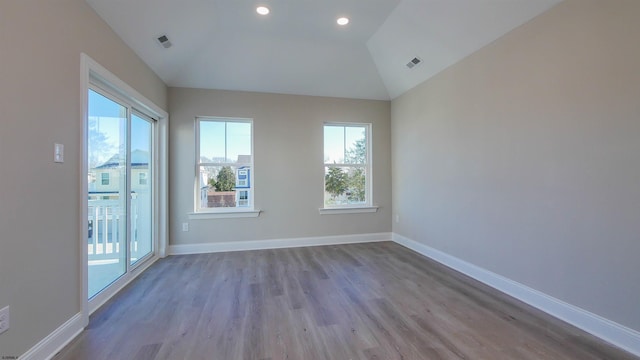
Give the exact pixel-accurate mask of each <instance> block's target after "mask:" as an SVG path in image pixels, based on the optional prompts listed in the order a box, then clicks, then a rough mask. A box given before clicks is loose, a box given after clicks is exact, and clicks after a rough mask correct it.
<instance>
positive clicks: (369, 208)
mask: <svg viewBox="0 0 640 360" xmlns="http://www.w3.org/2000/svg"><path fill="white" fill-rule="evenodd" d="M326 126H342V127H345V128H347V127H358V128H361V127H364V128H365V139H366V149H367V155H366V160H365V161H366V163H365V164H364V166H361V165H360V164H344V163H343V164H334V163H326V162H325V161H324V153H325V151H324V150H325V149H324V143H325V142H324V129H325V127H326ZM372 127H373V126H372V124H371V123H356V122H334V121H327V122H324V123H323V124H322V136H323V141H322V156H323V161H322V169H323V171H322V194H323V196H322V204H323V206H322V207H321V208H320V209H318V210H319V212H320V214H321V215H335V214H355V213H372V212H377V211H378V207H377V206H375V205H373V164H372V160H373V156H372V154H373V151H372V149H373V147H372V141H371V133H372V130H371V129H372ZM327 166H337V167H363V168H364V169H365V174H366V177H365V202H364V204H344V205H334V206H326V205H325V204H324V193H325V182H324V177H325V169H326V167H327Z"/></svg>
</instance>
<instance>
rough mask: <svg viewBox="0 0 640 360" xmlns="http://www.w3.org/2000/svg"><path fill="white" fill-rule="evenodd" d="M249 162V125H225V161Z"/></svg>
mask: <svg viewBox="0 0 640 360" xmlns="http://www.w3.org/2000/svg"><path fill="white" fill-rule="evenodd" d="M226 162H230V163H235V162H241V163H250V162H251V123H248V122H228V123H227V161H226Z"/></svg>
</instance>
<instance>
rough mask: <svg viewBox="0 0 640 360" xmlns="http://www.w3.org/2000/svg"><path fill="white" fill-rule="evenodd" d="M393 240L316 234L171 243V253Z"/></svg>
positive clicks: (378, 235) (384, 236)
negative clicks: (201, 242)
mask: <svg viewBox="0 0 640 360" xmlns="http://www.w3.org/2000/svg"><path fill="white" fill-rule="evenodd" d="M377 241H391V233H373V234H356V235H338V236H316V237H304V238H289V239H272V240H252V241H234V242H220V243H205V244H186V245H170V246H169V255H186V254H205V253H215V252H225V251H244V250H264V249H281V248H292V247H302V246H321V245H338V244H356V243H365V242H377Z"/></svg>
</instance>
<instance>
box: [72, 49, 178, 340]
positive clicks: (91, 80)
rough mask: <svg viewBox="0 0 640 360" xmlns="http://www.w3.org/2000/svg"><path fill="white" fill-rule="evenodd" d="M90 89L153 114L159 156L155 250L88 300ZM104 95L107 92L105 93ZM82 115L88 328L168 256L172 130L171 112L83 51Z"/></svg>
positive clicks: (84, 317)
mask: <svg viewBox="0 0 640 360" xmlns="http://www.w3.org/2000/svg"><path fill="white" fill-rule="evenodd" d="M89 89H91V90H94V91H98V92H100V91H103V92H104V91H107V93H108V95H109V97H112V98H116V99H119V100H125V102H126V103H128V104H129V105H130V106H131V109H132V110H137V111H139V112H142V113H144V114H147V115H149V116H151V117H152V118H153V119H154V120H155V121H156V126H155V127H154V128H155V134H154V139H156V140H157V142H158V143H157V148H156V150H157V151H156V155H155V156H154V162H155V163H156V166H155V170H154V175H153V179H154V193H155V194H154V201H155V203H154V214H153V217H154V234H155V236H154V241H155V243H154V246H153V248H154V252H153V254H152V255H151V256H149V257H148V258H147V260H146V261H138V262H136V263H135V264H131V263H130V262H129V261H127V262H126V263H127V267H128V269H129V270H132V269H133V270H134V271H127V272H126V273H125V274H124V275H122V276H121V277H120V278H119V279H118V280H116V281H115V282H114V283H113V284H112V285H111V286H110V288H109V289H107V290H106V291H103V292H101V293H100V294H98V295H96V296H95V297H93V298H92V300H91V302H89V299H88V296H87V295H88V293H89V290H88V266H86V264H87V261H88V254H87V251H86V246H87V240H86V235H87V232H88V221H87V217H88V214H87V207H86V206H85V204H86V203H87V200H88V197H87V194H88V182H87V177H86V176H87V174H88V171H89V169H88V165H87V158H88V154H87V142H88V138H87V134H88V124H87V119H88V93H89ZM103 95H104V93H103ZM80 99H81V106H80V118H81V119H82V124H81V134H82V137H81V140H80V141H81V146H82V154H81V156H80V157H81V165H80V167H81V170H82V171H81V172H80V181H79V182H80V184H81V186H80V187H79V197H80V199H82V205H81V206H80V208H81V211H80V219H79V224H80V226H79V229H78V230H79V236H78V238H79V239H80V247H79V248H80V249H83V250H82V251H81V252H80V254H81V261H82V264H83V265H82V278H81V287H82V291H81V292H80V294H79V296H80V298H79V301H80V304H81V311H80V321H81V323H82V326H83V327H85V326H87V325H88V324H89V315H90V314H91V313H93V311H95V310H96V309H97V308H98V307H100V306H101V305H102V304H104V303H105V302H106V301H107V300H109V298H110V297H111V296H113V295H114V294H116V293H117V292H118V291H120V290H121V289H122V288H123V287H124V286H125V285H126V284H128V283H129V282H131V281H132V280H133V279H135V278H136V277H137V276H138V275H139V274H141V273H142V272H143V271H144V270H145V269H146V268H147V267H149V266H151V264H153V263H154V262H155V261H156V260H157V259H158V258H160V257H165V256H166V255H167V247H168V236H167V234H168V230H169V228H168V225H167V224H168V223H169V221H168V220H169V211H168V209H169V208H168V200H169V191H168V178H169V172H168V166H167V165H168V163H169V152H168V147H167V144H168V134H169V132H168V129H169V126H168V125H169V114H168V113H167V112H166V111H164V110H162V109H161V108H160V107H158V106H156V105H155V104H154V103H153V102H152V101H151V100H149V99H147V98H146V97H144V96H143V95H142V94H140V93H139V92H137V91H136V90H135V89H134V88H132V87H131V86H129V85H128V84H127V83H125V82H124V81H122V80H120V79H119V78H118V77H116V76H115V75H113V74H112V73H111V72H109V70H107V69H106V68H104V67H103V66H102V65H100V64H99V63H97V62H96V61H95V60H93V59H92V58H91V57H89V56H88V55H86V54H84V53H82V54H80Z"/></svg>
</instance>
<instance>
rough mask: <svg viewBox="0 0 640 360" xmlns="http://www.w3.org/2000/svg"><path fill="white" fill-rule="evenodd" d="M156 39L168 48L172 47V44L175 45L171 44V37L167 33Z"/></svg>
mask: <svg viewBox="0 0 640 360" xmlns="http://www.w3.org/2000/svg"><path fill="white" fill-rule="evenodd" d="M156 40H158V43H159V44H160V45H162V47H164V48H165V49H168V48H170V47H171V45H173V44H171V41H169V37H168V36H167V35H161V36H158V38H157V39H156Z"/></svg>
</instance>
